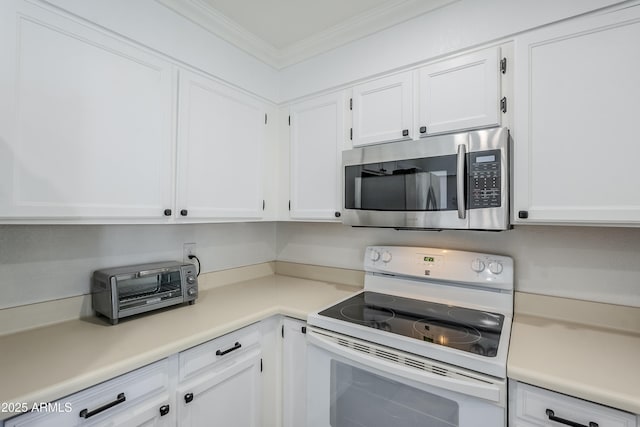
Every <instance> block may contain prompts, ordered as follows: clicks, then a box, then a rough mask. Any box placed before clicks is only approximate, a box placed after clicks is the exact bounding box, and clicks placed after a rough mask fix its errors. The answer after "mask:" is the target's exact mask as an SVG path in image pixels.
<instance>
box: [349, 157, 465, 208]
mask: <svg viewBox="0 0 640 427" xmlns="http://www.w3.org/2000/svg"><path fill="white" fill-rule="evenodd" d="M345 208H346V209H362V210H374V211H396V212H397V211H451V210H457V209H458V201H457V194H456V156H455V155H448V156H438V157H427V158H419V159H408V160H398V161H392V162H381V163H370V164H364V165H355V166H346V167H345Z"/></svg>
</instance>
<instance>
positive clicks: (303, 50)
mask: <svg viewBox="0 0 640 427" xmlns="http://www.w3.org/2000/svg"><path fill="white" fill-rule="evenodd" d="M455 1H459V0H431V1H428V2H427V1H424V0H394V1H391V2H387V3H385V4H383V5H381V6H379V7H377V8H374V9H371V10H369V11H367V12H365V13H362V14H359V15H357V16H354V17H353V18H350V19H347V20H345V21H343V22H341V23H339V24H337V25H335V26H333V27H330V28H328V29H326V30H324V31H322V32H319V33H317V34H314V35H313V36H311V37H308V38H306V39H303V40H300V41H298V42H296V43H294V44H291V45H289V46H287V47H285V48H283V49H278V48H276V47H274V46H273V45H271V44H270V43H268V42H266V41H264V40H263V39H261V38H259V37H258V36H256V35H255V34H253V33H252V32H251V31H249V30H247V29H246V28H244V27H242V26H241V25H239V24H238V23H236V22H235V21H233V20H232V19H230V18H228V17H227V16H225V15H223V14H222V13H220V12H219V11H218V10H216V9H215V8H213V7H211V6H210V5H209V4H207V3H205V2H204V1H202V0H156V2H158V3H160V4H162V5H164V6H166V7H168V8H169V9H171V10H173V11H174V12H176V13H178V14H179V15H181V16H183V17H184V18H186V19H188V20H190V21H192V22H194V23H195V24H197V25H199V26H201V27H202V28H204V29H205V30H207V31H209V32H211V33H213V34H215V35H216V36H218V37H220V38H222V39H224V40H226V41H227V42H229V43H231V44H233V45H234V46H236V47H237V48H239V49H241V50H243V51H245V52H247V53H248V54H250V55H252V56H254V57H256V58H258V59H259V60H261V61H262V62H264V63H266V64H268V65H270V66H272V67H274V68H276V69H282V68H284V67H287V66H290V65H293V64H296V63H298V62H302V61H304V60H306V59H309V58H311V57H313V56H316V55H319V54H321V53H323V52H326V51H329V50H331V49H335V48H337V47H339V46H342V45H344V44H347V43H349V42H352V41H355V40H358V39H360V38H363V37H366V36H368V35H370V34H373V33H375V32H378V31H381V30H384V29H386V28H389V27H392V26H394V25H397V24H400V23H402V22H405V21H407V20H409V19H412V18H415V17H416V16H419V15H422V14H425V13H428V12H430V11H432V10H435V9H438V8H440V7H442V6H445V5H447V4H450V3H453V2H455Z"/></svg>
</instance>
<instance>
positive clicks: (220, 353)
mask: <svg viewBox="0 0 640 427" xmlns="http://www.w3.org/2000/svg"><path fill="white" fill-rule="evenodd" d="M240 347H242V344H240V343H239V342H236V343H235V345H234V346H233V347H231V348H228V349H226V350H224V351H222V350H218V351H216V356H224V355H225V354H227V353H231V352H232V351H234V350H237V349H239V348H240Z"/></svg>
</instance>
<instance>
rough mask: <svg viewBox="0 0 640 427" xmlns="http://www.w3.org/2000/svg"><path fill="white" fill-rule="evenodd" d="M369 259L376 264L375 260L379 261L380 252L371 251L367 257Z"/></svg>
mask: <svg viewBox="0 0 640 427" xmlns="http://www.w3.org/2000/svg"><path fill="white" fill-rule="evenodd" d="M369 258H371V261H373V262H376V261H377V260H379V259H380V252H378V251H371V255H369Z"/></svg>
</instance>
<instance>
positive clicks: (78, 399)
mask: <svg viewBox="0 0 640 427" xmlns="http://www.w3.org/2000/svg"><path fill="white" fill-rule="evenodd" d="M168 387H169V369H168V362H167V359H164V360H161V361H159V362H156V363H153V364H151V365H148V366H145V367H144V368H140V369H137V370H135V371H133V372H129V373H127V374H124V375H122V376H119V377H117V378H114V379H112V380H109V381H106V382H104V383H102V384H99V385H96V386H94V387H91V388H88V389H86V390H83V391H81V392H78V393H76V394H73V395H71V396H68V397H66V398H63V399H59V400H57V401H55V402H53V403H51V404H49V406H47V407H46V408H43V410H42V412H30V413H27V414H24V415H19V416H17V417H15V418H12V419H10V420H8V421H6V422H5V427H48V426H58V425H59V426H89V425H93V424H95V423H100V422H103V421H105V420H107V419H108V417H110V416H112V415H114V414H117V413H122V412H123V411H126V410H127V409H131V408H132V407H134V406H136V405H138V404H139V403H140V402H141V401H143V400H145V399H148V398H149V397H152V396H154V395H159V394H161V393H164V394H165V395H166V396H167V399H168V396H169V394H168ZM101 409H102V410H101ZM81 414H83V415H84V417H83V416H81ZM85 417H86V418H85Z"/></svg>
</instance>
